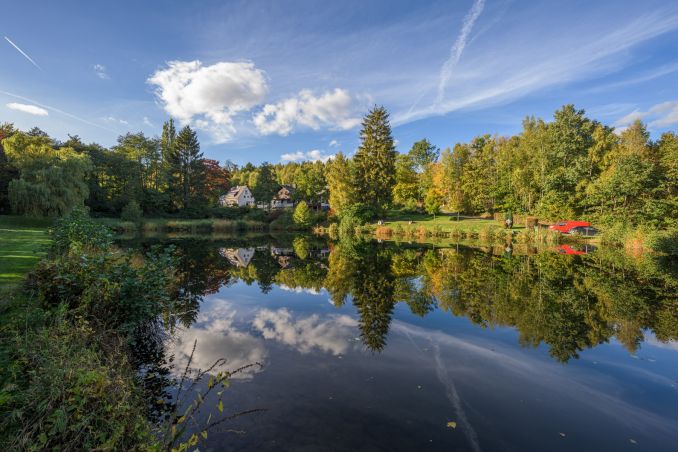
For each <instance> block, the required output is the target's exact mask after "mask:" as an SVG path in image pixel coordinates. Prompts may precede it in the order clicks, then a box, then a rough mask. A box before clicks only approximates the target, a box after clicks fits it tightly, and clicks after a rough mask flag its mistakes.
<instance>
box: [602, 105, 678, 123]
mask: <svg viewBox="0 0 678 452" xmlns="http://www.w3.org/2000/svg"><path fill="white" fill-rule="evenodd" d="M638 119H641V120H647V119H651V121H650V123H649V126H650V127H653V128H663V127H669V126H672V125H674V124H678V100H673V101H668V102H662V103H660V104H656V105H653V106H652V107H650V109H648V110H646V111H641V110H638V109H635V110H633V111H632V112H631V113H628V114H627V115H625V116H623V117H621V118H619V119H618V120H617V121H616V122H615V123H614V125H615V127H617V129H618V130H624V129H625V128H626V127H628V126H629V125H630V124H631V123H632V122H634V121H636V120H638Z"/></svg>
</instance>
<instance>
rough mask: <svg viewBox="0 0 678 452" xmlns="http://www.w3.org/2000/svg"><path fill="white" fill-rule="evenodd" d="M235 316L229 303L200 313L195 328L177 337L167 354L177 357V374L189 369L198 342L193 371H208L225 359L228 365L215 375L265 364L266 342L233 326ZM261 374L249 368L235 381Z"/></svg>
mask: <svg viewBox="0 0 678 452" xmlns="http://www.w3.org/2000/svg"><path fill="white" fill-rule="evenodd" d="M235 314H236V312H235V310H234V309H233V308H232V307H231V306H230V305H229V304H228V303H224V304H220V305H217V306H215V307H213V308H212V309H210V310H209V311H208V312H204V313H200V316H199V317H198V321H197V322H196V324H194V325H192V326H191V327H190V328H189V329H187V330H185V331H182V332H180V333H179V334H177V336H176V338H175V339H174V341H173V342H172V343H171V344H170V346H169V350H168V351H169V353H170V354H174V359H175V367H174V371H175V372H177V373H180V372H183V370H184V369H185V368H186V364H187V363H188V359H189V357H190V356H191V351H192V350H193V344H194V342H195V341H196V340H197V341H198V344H197V346H196V348H195V352H194V353H193V361H192V362H191V367H192V368H194V369H203V370H204V369H207V368H209V367H211V366H212V365H213V364H214V363H215V361H217V360H218V359H225V360H226V364H225V365H224V366H223V367H220V368H217V369H214V371H215V372H218V371H221V370H234V369H237V368H239V367H242V366H246V365H248V364H253V363H257V362H258V363H261V364H264V362H265V361H266V357H267V355H268V353H267V351H266V348H265V347H264V343H263V341H262V340H261V339H260V338H256V337H254V336H253V335H251V334H250V333H248V332H245V331H239V330H238V329H237V328H236V327H235V325H234V319H235ZM260 370H261V368H260V367H258V366H254V367H250V368H248V369H247V370H246V371H245V372H243V373H240V374H236V375H234V376H233V378H251V377H252V376H253V375H254V374H255V373H256V372H259V371H260Z"/></svg>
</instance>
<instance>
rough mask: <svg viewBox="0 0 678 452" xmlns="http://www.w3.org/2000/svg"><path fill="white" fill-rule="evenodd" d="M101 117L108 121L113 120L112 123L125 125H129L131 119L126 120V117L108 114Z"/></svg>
mask: <svg viewBox="0 0 678 452" xmlns="http://www.w3.org/2000/svg"><path fill="white" fill-rule="evenodd" d="M101 119H102V120H104V121H106V122H112V123H116V124H122V125H124V126H128V125H129V121H125V120H124V119H120V118H116V117H115V116H106V117H104V118H101Z"/></svg>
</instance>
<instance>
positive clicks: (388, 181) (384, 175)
mask: <svg viewBox="0 0 678 452" xmlns="http://www.w3.org/2000/svg"><path fill="white" fill-rule="evenodd" d="M360 140H361V144H360V147H359V148H358V151H357V152H356V154H355V157H354V159H353V160H354V164H355V186H356V189H357V190H358V191H359V193H360V199H361V200H363V202H364V203H365V204H366V205H368V206H369V207H370V208H371V209H372V210H373V211H374V212H375V213H382V212H383V211H384V210H385V209H386V208H387V207H388V206H389V205H390V204H391V199H392V196H393V186H394V185H395V182H396V181H395V160H396V150H395V145H394V143H393V136H392V135H391V125H390V123H389V119H388V112H387V111H386V109H385V108H384V107H374V108H373V109H372V110H370V112H369V113H368V114H367V116H365V119H363V123H362V130H361V131H360Z"/></svg>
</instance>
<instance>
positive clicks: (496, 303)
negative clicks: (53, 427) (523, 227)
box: [143, 237, 678, 451]
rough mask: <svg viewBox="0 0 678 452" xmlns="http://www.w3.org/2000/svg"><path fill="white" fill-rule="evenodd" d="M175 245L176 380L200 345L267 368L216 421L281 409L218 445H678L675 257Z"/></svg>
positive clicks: (251, 419)
mask: <svg viewBox="0 0 678 452" xmlns="http://www.w3.org/2000/svg"><path fill="white" fill-rule="evenodd" d="M173 244H174V246H176V247H177V252H178V253H179V255H180V256H181V266H182V276H181V287H180V292H181V296H182V300H183V302H184V304H183V305H182V307H181V309H178V310H177V313H176V314H177V316H176V317H175V318H176V325H175V327H174V328H171V332H172V335H171V336H172V340H170V341H168V344H167V346H166V347H167V349H166V350H167V354H168V356H173V360H174V368H175V369H179V370H178V371H177V370H175V371H174V372H175V374H177V373H181V372H180V371H181V369H183V368H184V367H185V366H186V363H187V362H188V359H189V356H190V355H191V353H192V350H193V346H194V344H195V343H196V341H197V346H196V349H195V351H194V352H193V360H192V367H195V368H201V369H206V368H209V367H210V366H211V365H212V364H213V363H214V362H215V361H216V360H218V359H219V358H226V359H227V364H226V365H225V366H224V367H222V368H221V369H222V370H224V369H236V368H238V367H241V366H244V365H247V364H250V363H255V362H256V363H261V364H262V367H252V368H249V369H246V370H245V371H243V372H242V373H240V374H238V375H237V376H236V378H234V379H233V380H232V382H231V386H230V388H229V389H228V390H227V391H226V392H225V393H224V395H223V402H224V414H221V415H220V414H219V412H218V411H217V410H216V408H214V409H213V408H211V407H212V406H215V405H216V398H215V396H216V394H214V393H212V394H211V397H212V398H213V399H214V400H210V401H208V404H206V406H210V409H206V410H205V412H204V413H203V418H202V419H200V421H201V422H206V421H207V419H206V418H207V416H209V414H210V413H212V419H214V418H215V417H216V418H218V417H219V416H222V417H223V416H224V415H226V414H233V413H237V412H239V411H243V410H250V409H255V408H261V409H265V411H263V412H258V413H255V414H250V415H246V416H241V417H238V418H236V419H233V420H229V421H227V422H224V423H223V424H221V425H219V426H218V427H216V428H215V429H214V430H213V431H210V432H209V436H208V439H207V441H206V442H205V443H202V444H200V446H199V447H200V450H257V451H261V450H265V451H267V450H271V451H302V450H303V451H315V450H342V451H343V450H349V451H372V450H383V451H419V450H432V451H437V450H441V451H442V450H445V451H449V450H458V451H481V450H482V451H504V450H514V451H531V450H535V451H557V450H568V451H569V450H577V451H624V450H629V451H640V450H643V451H676V450H678V342H676V341H675V340H676V338H677V336H678V334H677V333H678V299H677V298H676V293H677V292H678V282H677V280H676V274H675V273H676V267H675V262H670V261H663V260H661V259H657V258H652V257H648V256H645V257H639V258H630V257H625V256H623V255H619V254H618V253H614V252H610V251H605V250H596V251H595V252H594V253H590V254H587V255H582V256H572V255H566V254H563V253H558V252H557V250H546V251H543V252H540V253H537V254H526V253H524V252H518V251H519V250H507V249H504V248H503V247H502V248H500V249H494V250H493V249H488V248H468V247H459V246H454V245H453V246H444V247H432V246H430V245H428V246H415V245H393V244H390V245H387V244H379V243H376V242H362V243H335V244H329V243H327V242H323V241H319V240H318V239H313V238H304V237H297V238H295V239H292V238H285V239H280V238H278V239H274V238H271V237H268V238H258V239H248V240H245V239H241V240H223V241H208V240H204V241H200V240H190V241H188V240H181V241H174V243H173ZM143 246H147V244H144V245H143ZM523 251H524V250H523ZM213 373H214V372H213ZM206 385H207V377H205V378H204V379H203V381H201V382H200V383H199V384H198V385H197V386H196V388H194V390H193V391H191V393H189V394H185V395H184V396H183V397H182V399H183V400H182V403H183V404H184V405H186V403H190V402H191V401H192V399H193V398H194V397H195V396H196V393H195V391H196V390H198V391H199V390H203V391H204V390H205V389H206ZM209 403H212V405H209ZM179 411H181V409H180V410H179ZM193 430H194V431H199V430H198V429H196V428H193ZM189 433H190V432H189Z"/></svg>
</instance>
